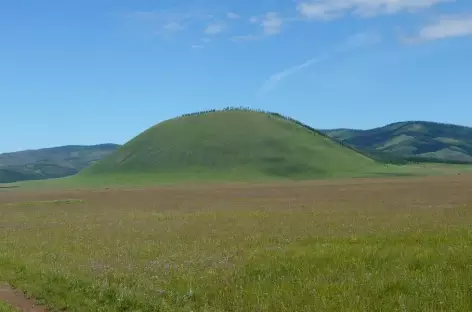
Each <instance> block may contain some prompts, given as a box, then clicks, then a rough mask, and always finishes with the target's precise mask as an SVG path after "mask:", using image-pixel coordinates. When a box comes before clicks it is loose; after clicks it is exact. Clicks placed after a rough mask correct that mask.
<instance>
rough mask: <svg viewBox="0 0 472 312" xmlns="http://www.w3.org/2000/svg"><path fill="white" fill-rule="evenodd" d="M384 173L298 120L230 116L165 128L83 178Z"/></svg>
mask: <svg viewBox="0 0 472 312" xmlns="http://www.w3.org/2000/svg"><path fill="white" fill-rule="evenodd" d="M380 167H381V166H380V165H379V164H377V163H376V162H375V161H374V160H372V159H370V158H369V157H367V156H365V155H362V154H360V153H358V152H356V151H355V150H353V149H351V148H348V147H344V146H343V145H341V144H339V143H337V142H335V141H333V140H331V139H330V138H329V137H327V136H326V135H325V134H323V133H320V132H318V131H316V130H314V129H312V128H310V127H308V126H305V125H303V124H301V123H299V122H296V121H294V120H291V119H288V118H284V117H282V116H280V115H278V114H272V113H264V112H257V111H249V110H242V109H228V110H224V111H212V112H204V113H198V114H191V115H186V116H182V117H178V118H175V119H171V120H167V121H165V122H162V123H159V124H157V125H156V126H154V127H152V128H151V129H149V130H147V131H145V132H144V133H142V134H140V135H138V136H137V137H136V138H134V139H132V140H131V141H130V142H128V143H127V144H125V145H124V146H122V147H120V148H119V149H118V150H117V151H116V152H114V153H112V154H110V155H109V156H107V157H105V158H104V159H103V160H102V161H100V162H97V163H95V164H93V165H92V166H91V167H89V168H87V169H85V170H84V171H83V172H82V173H80V174H79V176H82V177H92V176H100V175H102V176H103V175H115V176H117V175H121V176H122V175H126V174H134V175H136V174H153V175H155V176H156V177H162V178H166V179H168V178H169V177H172V176H173V177H178V179H183V180H185V179H202V178H204V179H230V180H231V179H232V180H238V179H239V180H253V179H273V178H293V179H306V178H324V177H336V176H357V175H363V174H366V173H368V172H373V171H375V170H377V169H379V168H380Z"/></svg>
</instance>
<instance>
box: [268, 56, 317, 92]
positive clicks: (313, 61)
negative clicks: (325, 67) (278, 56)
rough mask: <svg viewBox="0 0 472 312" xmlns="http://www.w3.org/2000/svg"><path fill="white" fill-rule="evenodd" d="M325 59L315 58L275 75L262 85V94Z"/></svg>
mask: <svg viewBox="0 0 472 312" xmlns="http://www.w3.org/2000/svg"><path fill="white" fill-rule="evenodd" d="M324 60H325V59H323V58H313V59H310V60H308V61H306V62H304V63H302V64H299V65H295V66H292V67H290V68H287V69H284V70H283V71H281V72H278V73H276V74H273V75H272V76H270V77H269V79H267V80H266V81H265V82H264V84H263V85H262V87H261V89H260V92H261V93H265V92H267V91H270V90H272V89H274V88H275V87H276V85H277V84H278V83H279V82H280V81H282V80H283V79H285V78H287V77H289V76H292V75H294V74H296V73H298V72H300V71H302V70H303V69H305V68H308V67H311V66H313V65H315V64H317V63H320V62H322V61H324Z"/></svg>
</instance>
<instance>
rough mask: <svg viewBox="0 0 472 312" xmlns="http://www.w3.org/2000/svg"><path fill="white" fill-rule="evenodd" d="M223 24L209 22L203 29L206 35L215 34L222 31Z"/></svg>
mask: <svg viewBox="0 0 472 312" xmlns="http://www.w3.org/2000/svg"><path fill="white" fill-rule="evenodd" d="M224 28H225V26H224V25H223V24H211V25H208V26H207V28H206V29H205V34H207V35H217V34H219V33H221V32H223V30H224Z"/></svg>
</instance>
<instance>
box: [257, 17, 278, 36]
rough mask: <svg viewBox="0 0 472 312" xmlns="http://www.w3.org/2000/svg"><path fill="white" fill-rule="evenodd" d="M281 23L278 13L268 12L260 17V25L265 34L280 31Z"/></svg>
mask: <svg viewBox="0 0 472 312" xmlns="http://www.w3.org/2000/svg"><path fill="white" fill-rule="evenodd" d="M282 23H283V20H282V19H281V18H280V17H279V14H278V13H276V12H269V13H267V14H266V15H265V16H264V18H263V19H262V22H261V26H262V27H263V29H264V33H265V34H266V35H276V34H278V33H280V30H281V27H282Z"/></svg>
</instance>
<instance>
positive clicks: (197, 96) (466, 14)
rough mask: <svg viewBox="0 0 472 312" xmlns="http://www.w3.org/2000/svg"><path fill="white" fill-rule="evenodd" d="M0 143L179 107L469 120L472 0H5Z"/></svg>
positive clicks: (38, 143)
mask: <svg viewBox="0 0 472 312" xmlns="http://www.w3.org/2000/svg"><path fill="white" fill-rule="evenodd" d="M0 38H1V42H0V105H1V106H0V108H1V114H2V122H1V123H0V133H2V134H3V135H2V140H1V141H0V152H7V151H17V150H22V149H32V148H33V149H34V148H41V147H49V146H56V145H65V144H95V143H103V142H114V143H124V142H126V141H127V140H129V139H130V138H132V137H134V136H135V135H137V134H138V133H140V132H141V131H143V130H145V129H146V128H148V127H150V126H152V125H154V124H156V123H157V122H160V121H162V120H165V119H168V118H171V117H174V116H177V115H180V114H182V113H187V112H193V111H199V110H204V109H209V108H223V107H226V106H246V107H253V108H259V109H265V110H270V111H276V112H281V113H283V114H286V115H289V116H291V117H293V118H296V119H299V120H301V121H303V122H305V123H307V124H309V125H311V126H313V127H315V128H337V127H349V128H371V127H376V126H381V125H384V124H387V123H390V122H395V121H404V120H430V121H439V122H448V123H457V124H463V125H469V126H472V118H471V116H472V89H471V85H472V84H471V82H472V58H471V55H472V2H471V1H470V0H455V1H454V0H300V1H292V0H278V1H275V0H260V1H253V0H239V1H231V2H230V1H217V0H180V1H171V0H159V1H157V0H133V1H124V0H80V1H78V0H70V1H64V0H48V1H36V0H29V1H27V0H15V1H8V0H0Z"/></svg>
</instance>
